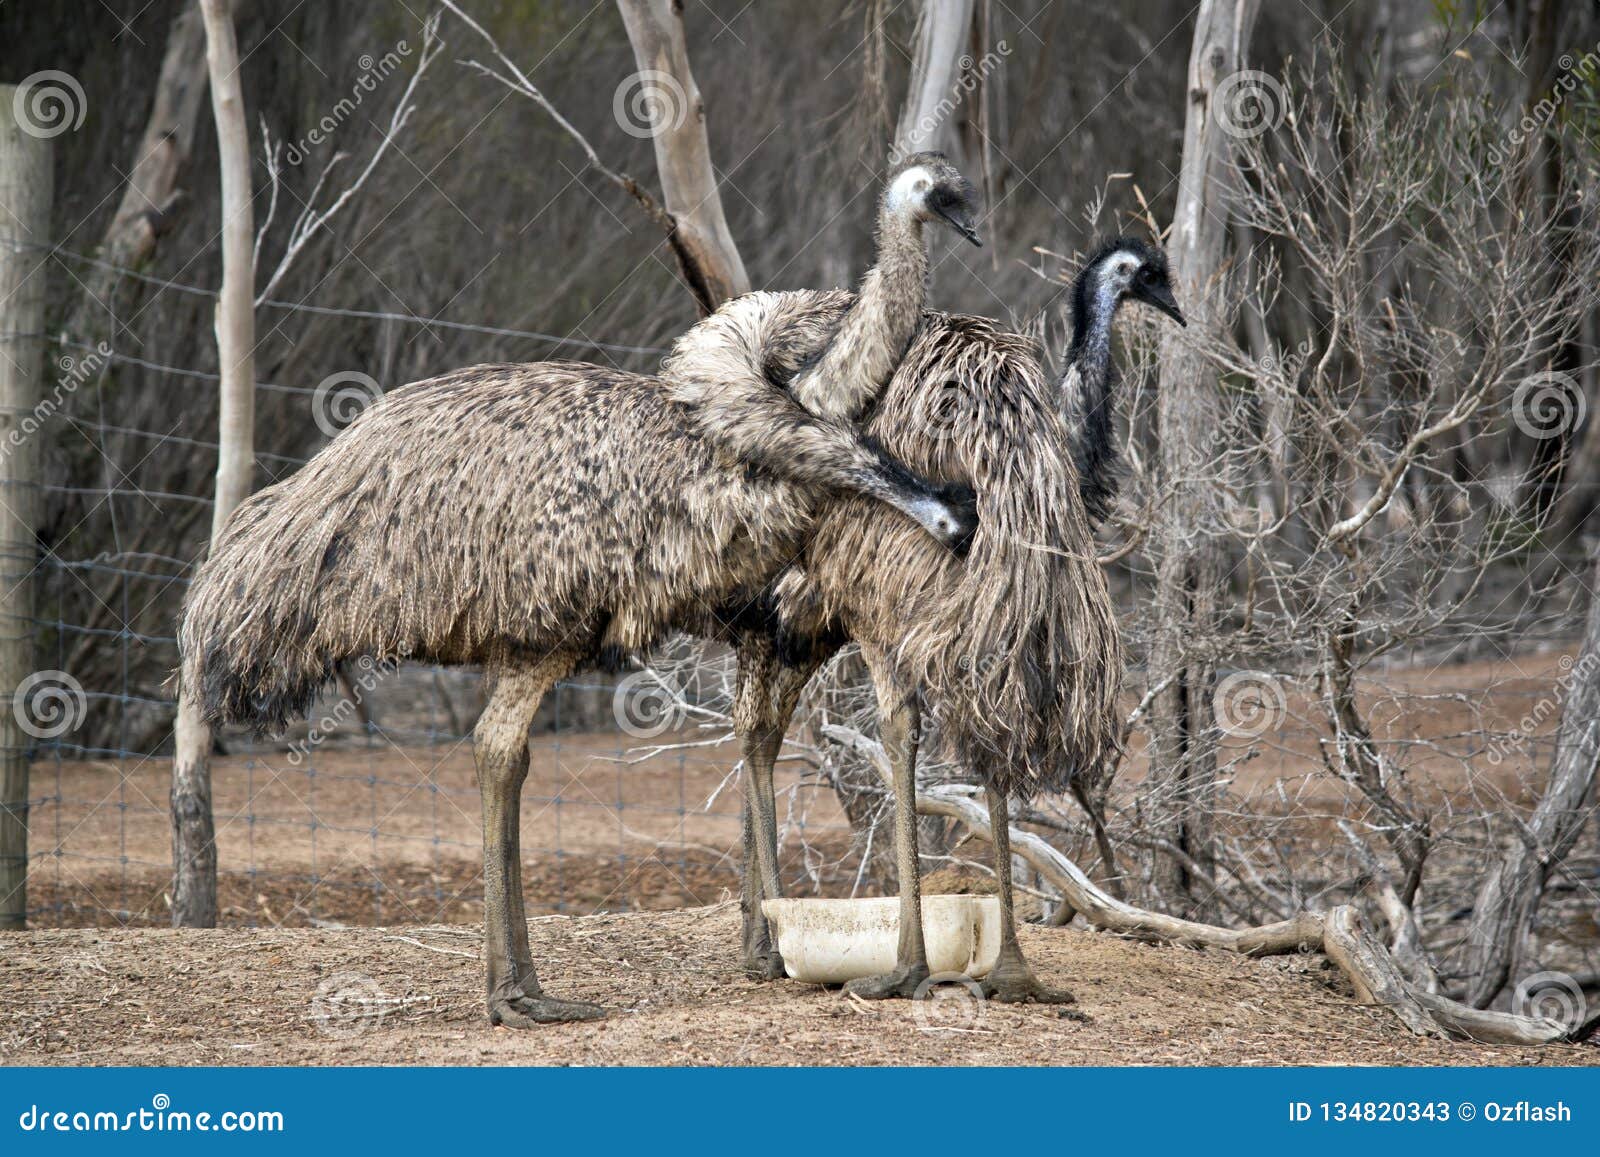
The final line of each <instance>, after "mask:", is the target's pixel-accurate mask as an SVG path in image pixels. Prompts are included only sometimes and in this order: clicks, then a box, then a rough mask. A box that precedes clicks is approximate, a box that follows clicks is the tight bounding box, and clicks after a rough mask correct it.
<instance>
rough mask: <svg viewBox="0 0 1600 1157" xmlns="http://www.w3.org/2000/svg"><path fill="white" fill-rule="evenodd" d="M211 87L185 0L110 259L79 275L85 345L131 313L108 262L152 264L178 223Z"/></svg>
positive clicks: (200, 27)
mask: <svg viewBox="0 0 1600 1157" xmlns="http://www.w3.org/2000/svg"><path fill="white" fill-rule="evenodd" d="M238 3H239V4H241V5H242V4H243V3H244V0H238ZM205 92H206V54H205V25H204V23H203V22H202V20H201V14H200V8H199V6H198V5H196V4H185V5H183V6H182V7H181V8H179V10H178V14H177V16H175V17H174V18H173V20H172V28H171V30H170V31H169V32H168V33H167V49H166V54H165V55H164V56H163V57H162V59H161V72H160V74H159V75H158V76H157V77H156V95H155V100H154V101H153V102H152V103H151V106H150V117H149V119H148V120H147V121H146V122H145V126H144V133H143V135H142V136H140V138H139V143H138V145H137V147H136V148H135V150H134V154H133V169H132V171H131V172H130V173H129V175H128V183H127V185H126V186H124V188H123V190H122V200H121V202H120V203H119V204H118V205H117V212H116V215H115V216H113V217H112V218H111V224H110V225H109V226H108V227H107V229H106V234H105V237H104V238H103V239H102V241H101V243H100V249H99V253H98V256H99V258H100V260H101V261H103V262H104V263H105V264H104V265H92V266H89V267H88V268H86V269H84V270H83V271H82V272H81V274H80V276H81V278H82V285H83V290H82V294H81V296H80V297H79V299H78V303H77V306H76V307H75V308H74V310H73V314H72V318H71V320H70V321H69V323H68V325H67V332H69V333H71V334H74V335H76V336H78V337H79V338H81V339H82V340H84V341H86V342H89V343H91V344H92V343H93V342H94V341H96V340H97V339H99V338H100V337H103V336H107V335H109V336H110V337H111V338H112V340H113V341H114V340H115V338H116V335H115V333H113V326H114V325H115V319H116V318H118V317H121V316H123V315H124V314H125V313H126V312H127V305H128V301H127V296H128V295H127V290H126V287H127V286H129V284H130V283H129V282H128V281H127V280H126V279H125V278H124V277H123V276H122V275H121V274H120V273H119V272H117V270H116V269H113V268H108V267H109V266H117V267H120V268H123V269H137V268H139V267H140V266H141V265H143V264H144V263H145V262H146V261H148V260H149V259H150V256H151V255H152V254H153V253H154V252H155V248H156V239H157V238H158V237H159V236H160V235H161V233H162V232H164V231H165V230H166V229H168V228H169V227H170V226H171V224H172V217H173V214H174V213H175V212H176V210H177V208H178V206H179V205H181V204H182V202H183V199H184V193H183V190H182V189H180V188H179V187H178V180H179V177H180V176H181V175H182V173H183V169H184V166H185V165H186V164H187V163H188V160H189V156H190V154H191V153H192V152H193V149H194V134H195V126H197V125H198V124H199V123H200V102H201V100H202V98H204V96H205Z"/></svg>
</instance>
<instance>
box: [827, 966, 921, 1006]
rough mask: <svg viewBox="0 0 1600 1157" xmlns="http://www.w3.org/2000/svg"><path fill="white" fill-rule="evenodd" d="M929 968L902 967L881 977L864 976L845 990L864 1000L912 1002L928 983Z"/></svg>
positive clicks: (848, 985) (845, 987)
mask: <svg viewBox="0 0 1600 1157" xmlns="http://www.w3.org/2000/svg"><path fill="white" fill-rule="evenodd" d="M927 980H928V966H927V965H926V964H918V965H915V966H913V967H907V966H904V965H902V966H901V967H899V968H896V969H895V970H894V971H893V972H885V973H883V974H881V975H879V976H862V977H859V978H857V979H855V980H852V981H850V983H848V984H846V985H845V986H844V990H845V991H846V992H848V993H849V994H850V995H851V996H859V997H860V998H861V999H862V1000H890V999H894V998H896V997H898V998H899V999H901V1000H910V999H912V998H913V997H915V996H916V995H917V990H918V989H920V988H922V986H923V985H924V984H925V983H927Z"/></svg>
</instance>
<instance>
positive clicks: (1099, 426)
mask: <svg viewBox="0 0 1600 1157" xmlns="http://www.w3.org/2000/svg"><path fill="white" fill-rule="evenodd" d="M1125 301H1142V302H1144V303H1145V304H1146V305H1150V306H1153V307H1154V308H1156V309H1159V310H1160V311H1161V312H1162V313H1164V314H1166V315H1167V316H1168V317H1170V318H1172V319H1173V320H1174V321H1176V322H1177V323H1178V324H1179V325H1187V324H1188V323H1187V322H1186V321H1184V319H1183V311H1182V310H1180V309H1179V308H1178V302H1177V299H1176V298H1175V297H1174V296H1173V293H1172V276H1171V274H1170V272H1169V271H1168V269H1167V255H1166V254H1165V253H1163V252H1162V251H1161V250H1160V249H1159V248H1157V247H1155V246H1153V245H1149V244H1147V243H1145V242H1143V241H1140V240H1137V239H1136V238H1132V237H1118V238H1117V239H1116V240H1114V241H1108V242H1106V243H1105V244H1104V245H1102V246H1101V247H1100V248H1099V249H1097V250H1095V252H1094V253H1093V254H1092V255H1091V256H1090V257H1089V260H1088V261H1086V262H1085V263H1084V266H1083V268H1082V269H1081V270H1079V271H1078V276H1077V279H1076V280H1075V281H1074V282H1073V285H1072V345H1071V347H1070V348H1069V350H1068V351H1067V367H1066V370H1065V371H1064V372H1063V373H1062V375H1061V395H1062V399H1063V403H1064V405H1065V406H1066V413H1067V422H1068V424H1069V425H1070V426H1071V429H1072V447H1073V459H1074V462H1073V464H1074V465H1075V466H1076V467H1077V468H1078V479H1079V485H1080V488H1081V492H1082V494H1083V504H1084V507H1085V508H1086V509H1087V510H1088V512H1089V519H1090V521H1091V522H1093V523H1094V524H1096V525H1098V524H1099V523H1101V522H1103V521H1105V518H1106V516H1107V515H1108V514H1109V513H1110V511H1111V505H1112V503H1113V502H1114V501H1115V499H1116V496H1117V486H1118V482H1119V479H1118V477H1117V459H1118V453H1117V444H1116V440H1115V431H1114V429H1113V418H1114V417H1115V413H1116V399H1115V398H1114V397H1113V396H1112V395H1113V394H1114V393H1115V391H1116V386H1117V367H1116V365H1115V363H1114V362H1113V361H1112V357H1111V337H1112V332H1111V331H1112V323H1113V322H1114V321H1115V320H1116V316H1117V310H1118V309H1120V308H1121V307H1122V303H1123V302H1125Z"/></svg>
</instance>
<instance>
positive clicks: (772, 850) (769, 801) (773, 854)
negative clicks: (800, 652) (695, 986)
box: [733, 639, 817, 980]
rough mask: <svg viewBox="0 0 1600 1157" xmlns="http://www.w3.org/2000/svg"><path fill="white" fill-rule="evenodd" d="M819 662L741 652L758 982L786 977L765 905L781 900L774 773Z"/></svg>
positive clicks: (748, 882)
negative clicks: (765, 901)
mask: <svg viewBox="0 0 1600 1157" xmlns="http://www.w3.org/2000/svg"><path fill="white" fill-rule="evenodd" d="M816 669H817V664H816V663H815V662H810V661H807V662H803V663H801V664H799V665H795V666H791V665H789V664H786V663H783V662H780V661H779V659H778V656H777V651H776V649H775V648H774V647H773V645H772V643H771V642H770V641H769V640H767V639H759V640H750V641H747V642H745V643H742V644H741V645H740V647H739V682H738V688H737V691H736V693H735V698H734V705H733V725H734V729H735V730H736V731H737V732H738V733H739V745H740V751H741V753H742V755H743V757H744V800H745V803H744V887H743V890H742V892H741V895H740V901H739V907H740V912H741V914H742V916H743V917H744V968H745V972H747V973H748V974H749V975H750V976H752V977H754V978H755V979H757V980H776V979H778V978H779V977H781V976H783V974H784V972H783V957H782V956H780V955H779V954H778V949H777V946H776V945H775V944H773V943H772V933H771V930H770V929H769V928H768V927H767V918H766V917H765V916H764V915H762V912H761V901H762V900H763V899H776V898H777V897H779V896H781V895H783V881H782V880H781V879H779V876H778V807H777V798H776V796H775V794H774V792H773V788H772V768H773V764H774V763H775V762H776V761H777V758H778V752H779V750H780V749H781V748H782V747H783V736H784V733H785V732H786V731H787V730H788V728H789V720H790V719H791V718H792V717H793V716H794V709H795V704H797V703H798V702H799V701H800V693H801V692H802V691H803V690H805V685H806V681H807V680H808V679H810V678H811V673H812V672H813V671H815V670H816Z"/></svg>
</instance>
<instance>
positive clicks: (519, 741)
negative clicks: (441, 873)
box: [472, 653, 605, 1028]
mask: <svg viewBox="0 0 1600 1157" xmlns="http://www.w3.org/2000/svg"><path fill="white" fill-rule="evenodd" d="M577 658H578V657H577V656H576V655H573V654H570V653H562V654H556V655H551V656H549V657H548V658H546V659H545V660H543V661H542V662H539V663H536V664H534V665H532V666H528V667H521V668H515V669H512V670H508V671H505V672H503V673H502V674H500V676H499V677H498V678H497V679H496V680H495V684H494V690H493V691H492V692H491V693H490V695H489V703H488V705H487V706H486V707H485V708H484V709H483V714H482V715H481V716H479V718H478V725H477V727H475V728H474V729H473V732H472V751H473V755H474V756H475V757H476V759H477V764H478V791H479V794H480V795H481V796H482V798H483V949H484V959H485V961H486V962H487V965H488V987H489V1023H490V1024H503V1025H506V1026H507V1027H509V1028H531V1027H532V1026H534V1025H536V1024H554V1023H556V1022H559V1021H567V1020H595V1019H597V1018H599V1017H602V1016H604V1015H605V1010H604V1009H602V1008H601V1007H600V1006H599V1005H597V1004H589V1003H587V1002H585V1001H579V1000H557V999H556V998H554V997H550V996H546V995H544V991H543V990H542V989H541V988H540V987H539V978H538V976H537V975H535V973H534V971H533V957H532V954H531V953H530V952H529V950H528V918H527V914H526V913H525V912H524V911H523V907H522V811H521V802H522V783H523V781H524V780H525V779H527V777H528V728H529V727H530V726H531V725H532V723H533V716H534V712H536V711H538V709H539V700H540V699H542V698H544V694H545V692H546V691H548V690H549V689H550V688H551V687H552V686H554V685H555V683H556V680H558V679H560V678H562V677H563V676H565V675H566V674H568V673H569V672H570V671H571V670H572V668H573V667H574V666H575V665H576V663H577Z"/></svg>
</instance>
